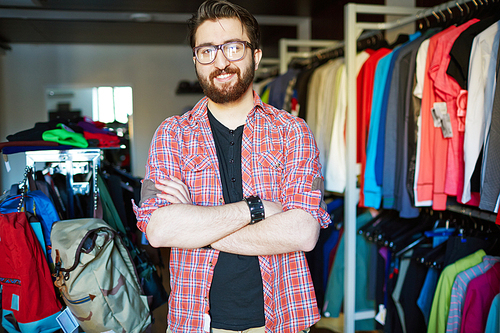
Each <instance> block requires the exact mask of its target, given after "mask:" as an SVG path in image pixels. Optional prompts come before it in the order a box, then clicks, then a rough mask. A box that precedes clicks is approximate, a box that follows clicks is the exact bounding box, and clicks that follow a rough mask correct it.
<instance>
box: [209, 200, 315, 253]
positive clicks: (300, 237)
mask: <svg viewBox="0 0 500 333" xmlns="http://www.w3.org/2000/svg"><path fill="white" fill-rule="evenodd" d="M319 231H320V225H319V223H318V222H317V221H316V220H315V219H314V218H313V217H312V215H311V214H309V213H307V212H306V211H303V210H300V209H293V210H289V211H286V212H282V213H279V214H275V215H272V216H270V217H267V218H265V219H264V220H262V221H260V222H258V223H256V224H252V225H248V226H246V227H244V228H241V229H238V230H237V231H235V232H233V233H231V234H230V235H228V236H226V237H224V238H222V239H220V240H219V241H217V242H214V243H212V247H213V248H214V249H216V250H220V251H224V252H229V253H235V254H242V255H273V254H281V253H288V252H295V251H311V250H312V249H313V248H314V246H315V245H316V242H317V240H318V237H319Z"/></svg>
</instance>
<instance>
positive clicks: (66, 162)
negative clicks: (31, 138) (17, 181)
mask: <svg viewBox="0 0 500 333" xmlns="http://www.w3.org/2000/svg"><path fill="white" fill-rule="evenodd" d="M25 155H26V166H27V167H31V168H33V170H36V168H35V163H39V162H43V163H57V164H58V166H59V168H60V169H61V171H62V172H63V173H64V174H66V176H67V177H68V180H69V185H70V188H72V189H73V192H74V193H75V194H77V193H78V194H90V195H91V196H92V198H93V206H94V207H93V210H94V211H96V210H97V204H98V194H99V188H98V186H97V174H98V171H99V167H100V161H101V150H100V149H70V150H39V151H27V152H26V153H25ZM82 173H84V174H86V173H91V174H92V178H91V180H89V182H75V181H74V180H73V175H75V174H82Z"/></svg>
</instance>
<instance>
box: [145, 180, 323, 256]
mask: <svg viewBox="0 0 500 333" xmlns="http://www.w3.org/2000/svg"><path fill="white" fill-rule="evenodd" d="M155 186H156V188H157V189H158V190H159V191H161V193H158V194H157V196H158V197H159V198H161V199H164V200H167V201H169V202H170V203H172V204H171V205H168V206H164V207H160V208H158V209H156V210H155V211H154V212H153V214H152V215H151V218H150V220H149V223H148V225H147V228H146V234H147V236H148V240H149V242H150V244H151V245H152V246H153V247H178V248H201V247H204V246H207V245H209V244H210V245H211V246H212V248H214V249H216V250H220V251H224V252H230V253H235V254H242V255H273V254H280V253H288V252H295V251H311V250H312V249H313V248H314V246H315V245H316V242H317V240H318V237H319V231H320V224H319V223H318V221H316V219H315V218H314V217H313V216H312V215H311V214H310V213H308V212H306V211H304V210H302V209H291V210H288V211H283V210H282V206H281V204H280V203H279V202H272V201H266V200H262V202H263V203H264V209H265V214H266V218H265V219H264V220H262V221H260V222H258V223H256V224H252V225H249V222H250V212H249V210H248V206H247V204H246V203H245V202H244V201H241V202H236V203H231V204H225V205H221V206H197V205H194V204H193V203H192V201H191V195H190V193H189V190H188V187H187V186H186V185H185V184H184V183H183V182H182V181H181V180H180V179H178V178H175V177H171V179H163V180H159V181H158V183H156V185H155Z"/></svg>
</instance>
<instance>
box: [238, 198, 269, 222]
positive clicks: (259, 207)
mask: <svg viewBox="0 0 500 333" xmlns="http://www.w3.org/2000/svg"><path fill="white" fill-rule="evenodd" d="M243 200H245V202H246V203H247V205H248V208H249V209H250V217H251V220H250V223H249V224H254V223H257V222H259V221H262V220H263V219H264V218H265V217H266V216H265V213H264V204H263V203H262V200H260V198H259V197H258V196H256V195H252V196H250V197H246V198H243Z"/></svg>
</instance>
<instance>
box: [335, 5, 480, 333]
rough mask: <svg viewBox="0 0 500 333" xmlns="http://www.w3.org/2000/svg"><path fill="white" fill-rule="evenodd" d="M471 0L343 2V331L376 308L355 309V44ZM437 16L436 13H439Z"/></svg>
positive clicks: (349, 331)
mask: <svg viewBox="0 0 500 333" xmlns="http://www.w3.org/2000/svg"><path fill="white" fill-rule="evenodd" d="M466 2H470V1H469V0H457V1H449V2H446V3H444V4H441V5H439V6H435V7H432V8H416V7H413V8H412V7H399V6H383V5H362V4H356V3H348V4H346V5H345V6H344V43H345V53H344V54H345V64H346V71H347V116H346V170H347V175H346V176H347V178H346V189H345V198H344V223H345V226H344V237H345V271H344V281H345V282H344V283H345V284H344V332H346V333H354V330H355V321H356V320H361V319H366V318H373V317H374V316H373V314H374V312H372V311H364V312H362V313H356V311H355V297H356V280H355V279H354V278H353V277H355V276H356V234H357V232H356V208H357V203H358V197H357V196H358V192H357V190H356V177H357V175H356V170H357V168H356V114H357V112H356V110H357V109H356V108H357V106H356V51H357V50H356V45H357V40H358V39H359V38H358V36H360V35H361V32H362V31H363V30H383V31H386V30H392V29H397V28H400V27H402V26H405V25H407V24H411V23H414V22H416V21H418V20H420V19H423V18H426V17H429V16H431V15H434V17H436V15H437V14H436V13H437V12H439V13H443V11H446V10H447V11H450V10H451V8H455V7H456V6H457V4H459V5H460V4H465V3H466ZM357 14H379V15H397V16H404V17H403V18H400V19H396V20H394V21H390V22H385V23H371V22H362V21H358V18H357ZM436 18H437V17H436Z"/></svg>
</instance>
